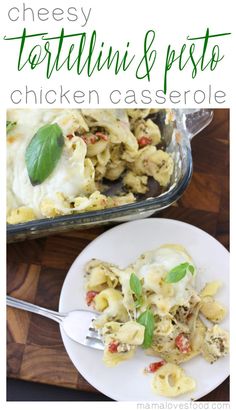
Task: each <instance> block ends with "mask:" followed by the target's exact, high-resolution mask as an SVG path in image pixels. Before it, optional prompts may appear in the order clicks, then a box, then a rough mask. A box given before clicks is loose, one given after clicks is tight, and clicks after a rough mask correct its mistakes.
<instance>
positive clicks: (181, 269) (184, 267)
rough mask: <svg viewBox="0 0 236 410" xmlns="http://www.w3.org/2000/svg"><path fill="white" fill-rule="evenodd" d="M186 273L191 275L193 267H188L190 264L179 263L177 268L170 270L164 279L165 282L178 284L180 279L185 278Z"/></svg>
mask: <svg viewBox="0 0 236 410" xmlns="http://www.w3.org/2000/svg"><path fill="white" fill-rule="evenodd" d="M187 272H191V274H192V275H193V274H194V266H193V265H190V263H188V262H185V263H181V264H180V265H178V266H175V267H174V268H173V269H171V270H170V271H169V272H168V274H167V276H166V278H165V282H166V283H176V282H179V281H180V280H181V279H183V278H184V277H185V275H186V274H187Z"/></svg>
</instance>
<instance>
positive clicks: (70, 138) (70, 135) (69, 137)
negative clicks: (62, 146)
mask: <svg viewBox="0 0 236 410" xmlns="http://www.w3.org/2000/svg"><path fill="white" fill-rule="evenodd" d="M73 136H74V135H73V134H68V135H67V136H66V138H68V140H72V138H73Z"/></svg>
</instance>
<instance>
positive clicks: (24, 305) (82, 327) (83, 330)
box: [7, 296, 104, 350]
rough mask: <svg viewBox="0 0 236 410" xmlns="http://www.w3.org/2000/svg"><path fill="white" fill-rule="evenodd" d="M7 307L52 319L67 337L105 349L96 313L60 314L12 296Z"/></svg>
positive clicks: (85, 344)
mask: <svg viewBox="0 0 236 410" xmlns="http://www.w3.org/2000/svg"><path fill="white" fill-rule="evenodd" d="M7 306H11V307H14V308H17V309H22V310H26V311H27V312H32V313H37V314H38V315H41V316H45V317H47V318H49V319H52V320H54V321H55V322H57V323H59V325H60V327H61V328H62V329H63V330H64V332H65V333H66V335H67V336H68V337H69V338H70V339H72V340H74V341H75V342H77V343H80V344H82V345H84V346H88V347H91V348H93V349H98V350H103V349H104V344H103V341H102V339H101V336H100V334H99V333H98V331H97V330H96V329H95V328H94V325H93V321H94V320H95V319H96V318H97V317H98V316H99V314H98V313H96V312H91V311H89V310H83V309H78V310H72V311H71V312H67V313H60V312H55V311H53V310H50V309H45V308H43V307H41V306H37V305H33V304H32V303H29V302H25V301H23V300H19V299H16V298H13V297H11V296H7Z"/></svg>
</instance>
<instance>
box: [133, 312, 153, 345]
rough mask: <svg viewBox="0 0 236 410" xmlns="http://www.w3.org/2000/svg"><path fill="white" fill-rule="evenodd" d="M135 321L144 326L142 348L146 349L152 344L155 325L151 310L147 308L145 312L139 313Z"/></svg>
mask: <svg viewBox="0 0 236 410" xmlns="http://www.w3.org/2000/svg"><path fill="white" fill-rule="evenodd" d="M137 322H138V323H139V324H140V325H143V326H144V327H145V332H144V340H143V347H144V349H147V348H148V347H150V346H151V344H152V339H153V332H154V325H155V321H154V316H153V313H152V312H151V310H149V309H147V310H146V311H145V312H143V313H141V315H140V316H139V317H138V319H137Z"/></svg>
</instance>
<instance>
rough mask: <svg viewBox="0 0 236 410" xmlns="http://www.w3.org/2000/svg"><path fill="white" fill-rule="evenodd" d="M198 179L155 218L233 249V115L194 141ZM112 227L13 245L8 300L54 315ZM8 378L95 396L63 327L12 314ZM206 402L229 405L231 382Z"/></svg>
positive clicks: (218, 119) (219, 115)
mask: <svg viewBox="0 0 236 410" xmlns="http://www.w3.org/2000/svg"><path fill="white" fill-rule="evenodd" d="M192 151H193V162H194V174H193V178H192V181H191V184H190V185H189V187H188V189H187V190H186V192H185V193H184V195H183V196H182V198H181V199H180V200H179V202H178V203H177V204H175V205H174V206H171V207H170V208H168V209H166V210H164V211H162V212H160V213H156V214H155V215H154V216H156V217H164V218H172V219H178V220H180V221H184V222H188V223H191V224H193V225H195V226H198V227H199V228H201V229H203V230H205V231H206V232H208V233H209V234H210V235H212V236H214V237H215V238H217V239H218V240H219V241H220V242H221V243H222V244H223V245H224V246H225V247H226V248H229V110H225V109H223V110H215V113H214V119H213V122H212V123H211V125H210V126H209V127H208V128H207V129H205V130H204V131H203V132H201V134H199V135H198V136H197V137H195V138H194V139H193V141H192ZM107 229H109V226H103V227H100V228H93V229H89V230H84V231H73V232H69V233H66V234H63V235H57V236H50V237H48V238H43V239H42V238H41V239H35V240H30V241H24V242H21V243H15V244H10V245H8V255H7V256H8V262H7V268H8V272H7V274H8V276H7V285H8V289H7V291H8V294H10V295H12V296H15V297H18V298H21V299H24V300H28V301H30V302H32V303H36V304H39V305H41V306H45V307H48V308H51V309H57V308H58V301H59V295H60V290H61V287H62V284H63V281H64V278H65V276H66V273H67V271H68V268H69V267H70V265H71V264H72V262H73V260H74V259H75V258H76V256H77V255H78V254H79V253H80V252H81V251H82V250H83V249H84V248H85V247H86V246H87V245H88V244H89V243H90V242H91V241H92V240H93V239H94V238H96V237H97V236H98V235H100V234H101V233H102V232H104V231H106V230H107ZM7 313H8V315H7V319H8V346H7V367H8V376H9V377H14V378H19V379H23V380H30V381H37V382H41V383H47V384H53V385H58V386H64V387H70V388H74V389H78V390H83V391H87V392H95V391H96V390H95V389H94V388H93V387H92V386H90V385H89V384H88V383H87V382H86V380H84V378H83V377H82V376H81V375H80V374H79V373H78V372H77V370H76V369H75V368H74V366H73V364H72V363H71V361H70V359H69V357H68V356H67V353H66V351H65V349H64V346H63V343H62V340H61V337H60V332H59V328H58V325H57V324H56V323H54V322H52V321H49V320H46V319H44V318H42V317H40V316H36V315H32V314H30V313H27V312H21V311H17V310H14V309H10V308H9V309H8V312H7ZM202 400H211V401H217V400H221V401H227V400H229V380H226V381H225V382H224V383H223V384H222V385H221V386H219V387H218V388H217V389H216V390H214V392H212V393H210V394H209V395H207V396H206V397H204V398H203V399H202Z"/></svg>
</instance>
